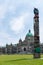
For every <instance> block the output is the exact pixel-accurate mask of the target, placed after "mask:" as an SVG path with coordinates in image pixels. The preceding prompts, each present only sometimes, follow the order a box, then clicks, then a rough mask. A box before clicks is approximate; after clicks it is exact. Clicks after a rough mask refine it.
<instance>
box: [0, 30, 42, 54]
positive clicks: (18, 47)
mask: <svg viewBox="0 0 43 65" xmlns="http://www.w3.org/2000/svg"><path fill="white" fill-rule="evenodd" d="M40 48H41V53H43V44H40ZM31 53H34V36H33V34H32V33H31V30H29V31H28V33H27V34H26V36H25V39H24V40H23V41H22V39H20V40H19V42H18V43H17V44H14V45H13V44H12V43H11V44H10V45H8V44H6V47H0V54H31Z"/></svg>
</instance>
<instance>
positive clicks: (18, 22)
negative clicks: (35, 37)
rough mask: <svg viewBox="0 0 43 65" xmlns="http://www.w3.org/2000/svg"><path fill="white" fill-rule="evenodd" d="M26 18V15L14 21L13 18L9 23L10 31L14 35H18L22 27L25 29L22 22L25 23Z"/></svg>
mask: <svg viewBox="0 0 43 65" xmlns="http://www.w3.org/2000/svg"><path fill="white" fill-rule="evenodd" d="M27 16H28V13H25V14H23V15H21V16H19V17H17V18H15V19H14V18H13V19H12V20H11V21H10V27H11V29H12V30H13V31H14V32H16V33H19V32H20V31H21V30H22V29H24V27H25V25H24V22H25V20H26V18H27Z"/></svg>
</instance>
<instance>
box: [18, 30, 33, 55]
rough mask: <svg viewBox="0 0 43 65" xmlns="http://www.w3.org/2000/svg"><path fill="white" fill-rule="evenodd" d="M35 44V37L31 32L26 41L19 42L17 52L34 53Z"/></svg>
mask: <svg viewBox="0 0 43 65" xmlns="http://www.w3.org/2000/svg"><path fill="white" fill-rule="evenodd" d="M33 44H34V36H33V34H32V33H31V31H30V30H29V31H28V33H27V34H26V37H25V40H24V41H22V40H21V39H20V40H19V43H18V44H17V52H18V53H21V54H22V53H27V54H28V53H33Z"/></svg>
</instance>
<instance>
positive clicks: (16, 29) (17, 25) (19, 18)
mask: <svg viewBox="0 0 43 65" xmlns="http://www.w3.org/2000/svg"><path fill="white" fill-rule="evenodd" d="M34 7H36V8H38V9H39V12H40V13H39V17H40V18H39V20H40V42H41V43H42V42H43V0H0V46H5V45H6V43H8V44H10V43H11V42H12V43H13V44H16V43H18V41H19V39H20V38H21V39H22V40H24V39H25V36H26V34H27V32H28V30H29V29H31V32H32V33H33V26H34V25H33V23H34V20H33V17H34V13H33V9H34Z"/></svg>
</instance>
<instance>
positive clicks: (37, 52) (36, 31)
mask: <svg viewBox="0 0 43 65" xmlns="http://www.w3.org/2000/svg"><path fill="white" fill-rule="evenodd" d="M34 58H40V39H39V11H38V9H37V8H34Z"/></svg>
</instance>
